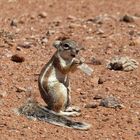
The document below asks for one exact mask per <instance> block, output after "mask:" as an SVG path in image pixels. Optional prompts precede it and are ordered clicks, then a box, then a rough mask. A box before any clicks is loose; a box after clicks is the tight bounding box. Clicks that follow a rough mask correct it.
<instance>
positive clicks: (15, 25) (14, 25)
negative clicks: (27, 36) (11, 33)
mask: <svg viewBox="0 0 140 140" xmlns="http://www.w3.org/2000/svg"><path fill="white" fill-rule="evenodd" d="M10 25H11V26H13V27H17V20H16V19H13V20H12V21H11V23H10Z"/></svg>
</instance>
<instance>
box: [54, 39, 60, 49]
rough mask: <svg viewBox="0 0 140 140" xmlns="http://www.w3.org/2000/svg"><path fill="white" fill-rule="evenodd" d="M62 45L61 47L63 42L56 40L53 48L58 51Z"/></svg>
mask: <svg viewBox="0 0 140 140" xmlns="http://www.w3.org/2000/svg"><path fill="white" fill-rule="evenodd" d="M60 45H61V41H60V40H56V41H54V43H53V46H54V47H55V48H56V49H58V48H59V47H60Z"/></svg>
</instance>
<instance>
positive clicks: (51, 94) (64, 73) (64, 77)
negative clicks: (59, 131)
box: [20, 39, 90, 130]
mask: <svg viewBox="0 0 140 140" xmlns="http://www.w3.org/2000/svg"><path fill="white" fill-rule="evenodd" d="M53 46H54V47H55V48H56V49H57V51H56V52H55V54H54V55H53V56H52V58H51V59H50V61H49V62H48V63H47V64H46V65H45V66H44V67H43V69H42V70H41V73H40V76H39V80H38V85H39V90H40V93H41V96H42V98H43V100H44V101H45V102H46V104H47V105H48V107H47V108H45V107H43V106H39V105H37V103H35V102H34V103H33V102H31V103H28V106H27V105H26V106H23V107H21V108H20V112H21V113H22V114H25V115H27V116H32V117H36V118H38V119H41V120H45V121H47V122H49V123H52V124H55V125H59V126H64V127H69V128H75V129H81V130H87V129H89V127H90V125H89V124H86V123H83V122H75V121H72V120H70V119H68V118H66V117H65V116H78V115H80V112H79V110H77V108H75V107H70V86H69V78H68V74H69V73H70V72H74V71H75V70H76V69H77V67H78V66H79V65H81V64H82V63H83V62H82V60H80V59H78V58H77V56H78V52H79V51H80V50H81V48H80V47H79V45H78V44H77V42H75V41H73V40H71V39H64V40H62V41H56V42H55V43H54V44H53ZM32 110H34V112H33V111H32Z"/></svg>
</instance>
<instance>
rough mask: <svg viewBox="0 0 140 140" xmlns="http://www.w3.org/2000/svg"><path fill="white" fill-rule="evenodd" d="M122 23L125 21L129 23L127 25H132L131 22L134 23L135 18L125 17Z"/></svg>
mask: <svg viewBox="0 0 140 140" xmlns="http://www.w3.org/2000/svg"><path fill="white" fill-rule="evenodd" d="M120 21H123V22H127V23H131V22H134V18H133V16H130V15H124V16H123V17H122V18H121V19H120Z"/></svg>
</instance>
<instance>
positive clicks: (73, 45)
mask: <svg viewBox="0 0 140 140" xmlns="http://www.w3.org/2000/svg"><path fill="white" fill-rule="evenodd" d="M53 46H54V47H55V48H57V50H58V53H59V55H60V56H61V57H62V58H63V59H65V60H72V59H73V58H75V57H76V56H77V55H78V53H79V51H80V50H81V49H82V47H80V46H79V45H78V43H77V42H75V41H74V40H71V39H65V40H62V41H55V42H54V44H53Z"/></svg>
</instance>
